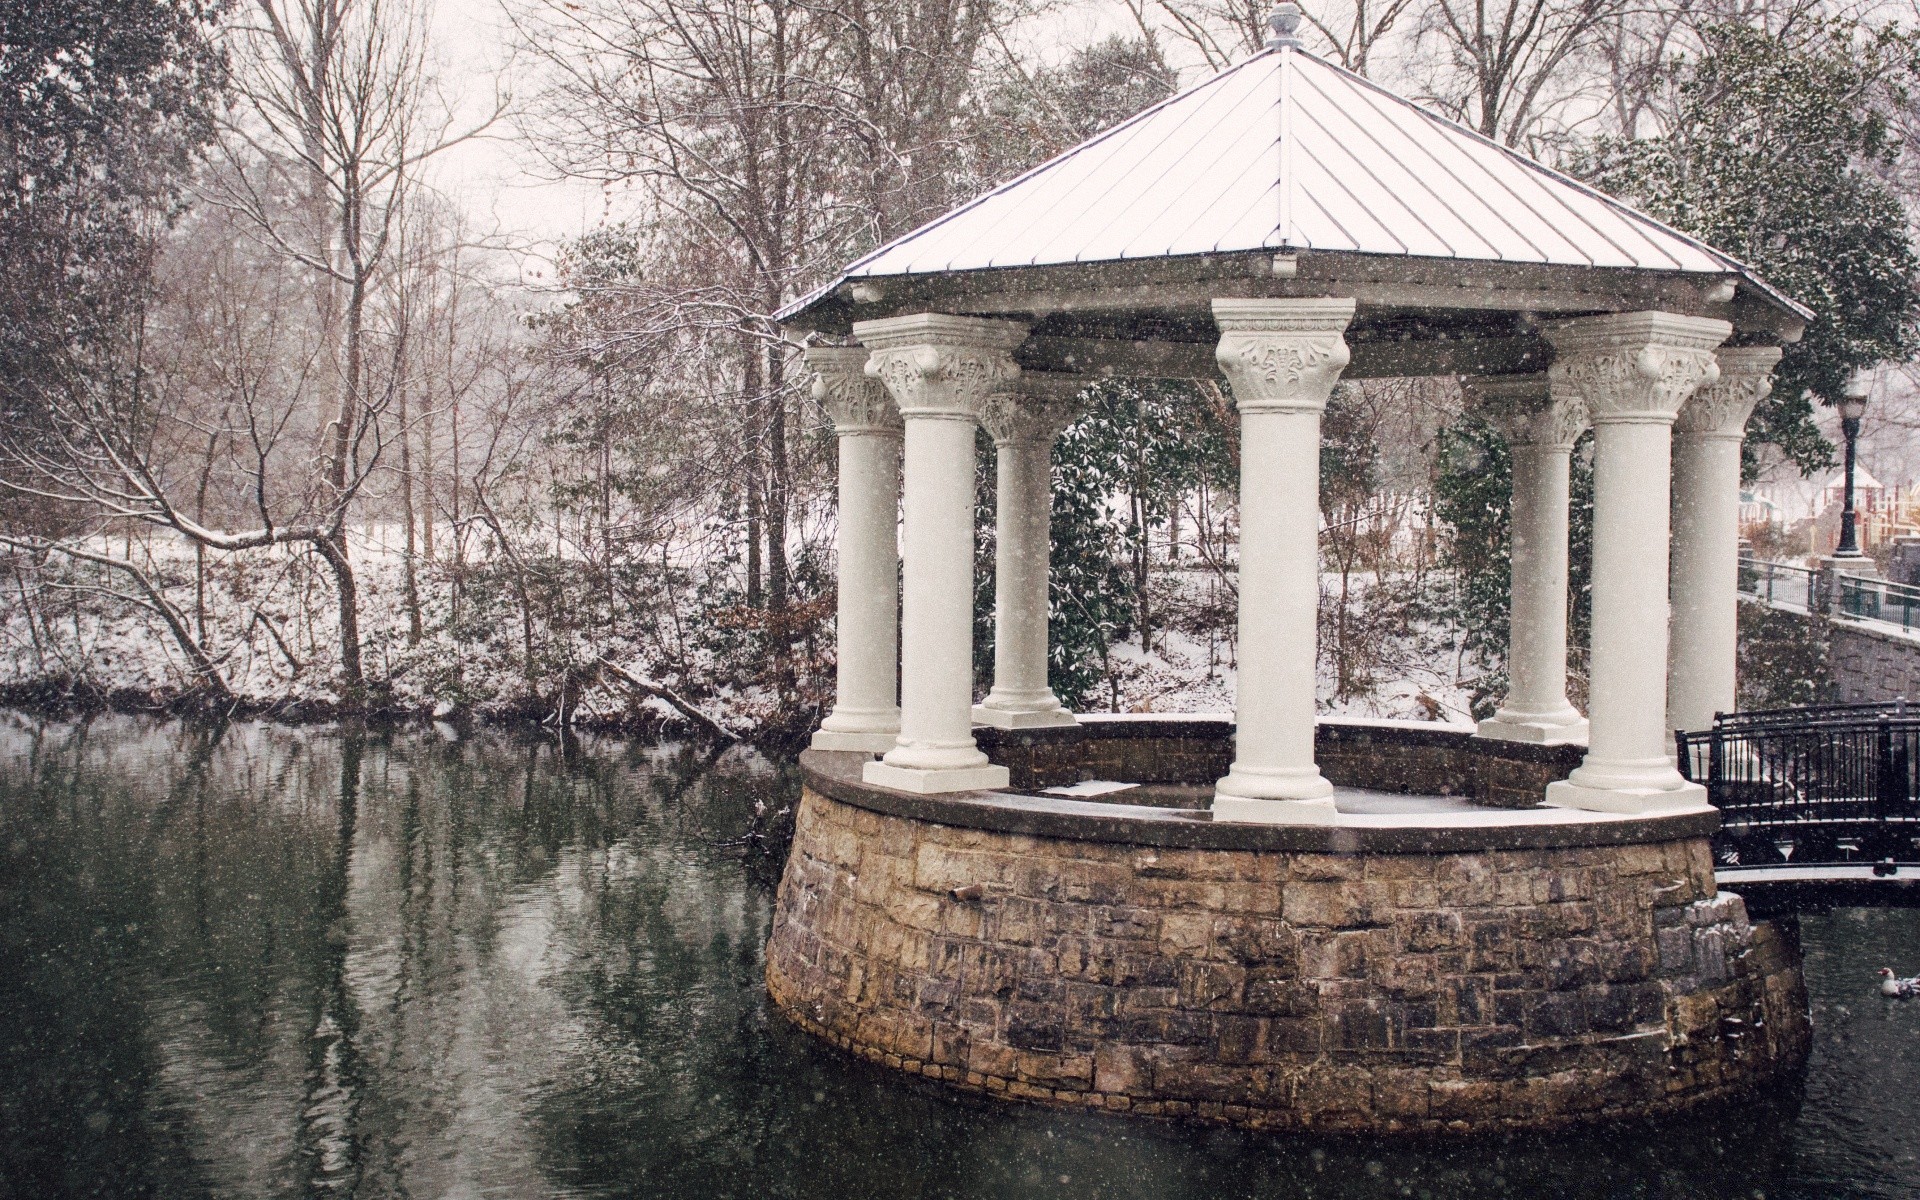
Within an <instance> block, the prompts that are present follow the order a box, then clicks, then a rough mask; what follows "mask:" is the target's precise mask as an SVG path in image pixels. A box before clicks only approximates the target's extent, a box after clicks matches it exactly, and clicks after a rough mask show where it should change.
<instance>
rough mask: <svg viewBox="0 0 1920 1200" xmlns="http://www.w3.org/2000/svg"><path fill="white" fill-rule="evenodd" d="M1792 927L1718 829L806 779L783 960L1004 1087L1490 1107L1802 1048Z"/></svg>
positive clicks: (1390, 1123) (1349, 1107)
mask: <svg viewBox="0 0 1920 1200" xmlns="http://www.w3.org/2000/svg"><path fill="white" fill-rule="evenodd" d="M970 885H979V887H980V892H981V894H980V897H979V898H978V899H976V900H971V901H969V900H962V899H957V898H956V897H955V896H954V894H953V892H954V889H956V888H967V887H969V886H970ZM1790 939H1791V932H1790V931H1783V930H1779V929H1776V928H1774V927H1772V926H1770V925H1765V924H1761V925H1753V924H1749V922H1748V921H1747V917H1746V912H1745V908H1744V906H1743V905H1742V904H1741V902H1740V900H1739V898H1738V897H1736V896H1732V895H1716V891H1715V885H1714V882H1713V868H1712V862H1711V859H1710V856H1709V852H1708V848H1707V843H1706V840H1705V839H1704V838H1687V839H1683V840H1678V841H1667V842H1656V843H1652V844H1641V845H1620V846H1596V847H1583V848H1573V849H1527V850H1493V851H1483V852H1476V853H1447V854H1368V855H1365V856H1358V855H1354V856H1343V855H1334V854H1306V853H1279V852H1272V851H1250V850H1247V851H1239V850H1174V849H1165V848H1158V849H1156V848H1151V847H1145V846H1138V845H1129V844H1125V843H1114V842H1096V841H1078V840H1069V839H1063V838H1042V837H1034V836H1027V835H1018V834H1008V833H999V832H993V831H988V830H974V829H959V828H955V827H952V826H947V825H941V824H936V823H933V822H930V821H923V820H915V819H912V818H907V817H900V816H889V815H882V814H880V813H876V812H872V811H868V810H866V809H863V808H858V807H855V806H853V805H850V804H845V803H841V802H839V801H835V800H831V799H828V798H826V797H824V796H822V795H820V794H818V793H817V792H814V791H813V790H811V789H809V790H808V791H807V792H806V793H805V795H804V798H803V801H802V804H801V808H800V811H799V813H798V818H797V826H796V833H795V837H794V842H793V849H792V853H791V856H790V858H789V860H788V864H787V871H786V875H785V877H784V879H783V880H782V882H781V885H780V892H779V898H778V903H777V908H776V912H775V918H774V929H773V935H772V940H771V942H770V944H769V947H768V954H767V982H768V986H769V989H770V991H771V993H772V996H773V998H774V1000H775V1002H776V1003H777V1004H778V1005H779V1006H780V1007H781V1009H782V1010H783V1011H785V1012H786V1013H787V1014H788V1015H789V1016H790V1017H791V1018H792V1019H793V1020H794V1021H795V1022H796V1023H798V1024H799V1025H801V1026H802V1027H804V1028H806V1029H809V1030H811V1031H812V1032H814V1033H816V1034H818V1035H820V1036H821V1037H824V1038H826V1039H828V1040H831V1041H832V1042H834V1043H835V1044H837V1045H839V1046H841V1047H843V1048H845V1049H848V1050H850V1051H853V1052H856V1053H859V1054H862V1055H865V1056H867V1057H869V1058H872V1059H874V1060H876V1061H882V1062H885V1063H886V1064H887V1065H889V1066H892V1067H895V1068H899V1069H902V1070H906V1071H910V1072H915V1073H918V1074H921V1075H925V1076H929V1077H932V1078H936V1079H940V1080H944V1081H946V1082H947V1083H950V1084H953V1085H956V1086H959V1087H963V1088H969V1089H973V1090H976V1091H980V1092H985V1093H989V1094H992V1095H996V1096H1000V1097H1004V1098H1012V1099H1022V1100H1028V1101H1035V1102H1042V1103H1050V1104H1067V1105H1080V1106H1086V1107H1092V1108H1102V1109H1111V1110H1127V1111H1133V1112H1137V1113H1146V1114H1155V1115H1161V1116H1166V1117H1177V1118H1187V1119H1196V1120H1204V1121H1213V1122H1225V1123H1231V1124H1237V1125H1244V1126H1255V1127H1259V1126H1276V1127H1301V1126H1312V1127H1320V1128H1345V1129H1389V1130H1394V1129H1406V1130H1416V1129H1447V1130H1474V1129H1490V1128H1512V1127H1536V1126H1550V1125H1558V1124H1564V1123H1569V1122H1576V1121H1582V1120H1589V1119H1594V1118H1599V1117H1603V1116H1608V1115H1619V1114H1629V1113H1647V1112H1654V1111H1661V1110H1667V1109H1672V1108H1678V1107H1683V1106H1686V1105H1690V1104H1693V1103H1696V1102H1699V1101H1702V1100H1705V1099H1708V1098H1711V1097H1716V1096H1720V1095H1724V1094H1728V1093H1732V1092H1737V1091H1740V1090H1743V1089H1745V1088H1747V1087H1750V1086H1752V1085H1754V1084H1756V1083H1758V1082H1760V1081H1762V1080H1765V1079H1767V1078H1769V1077H1771V1076H1773V1075H1775V1074H1777V1073H1779V1072H1781V1071H1782V1070H1785V1069H1787V1068H1789V1067H1790V1066H1792V1065H1793V1064H1796V1063H1798V1062H1799V1061H1800V1060H1801V1058H1802V1057H1803V1056H1804V1054H1805V1051H1806V1045H1807V1022H1806V1001H1805V996H1804V993H1803V990H1802V985H1801V981H1800V976H1799V968H1798V963H1799V956H1798V953H1797V947H1795V946H1794V945H1792V943H1791V940H1790Z"/></svg>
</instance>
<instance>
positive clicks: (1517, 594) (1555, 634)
mask: <svg viewBox="0 0 1920 1200" xmlns="http://www.w3.org/2000/svg"><path fill="white" fill-rule="evenodd" d="M1568 458H1569V451H1568V450H1566V449H1564V448H1562V447H1559V446H1539V445H1526V444H1520V445H1516V446H1514V447H1513V448H1512V460H1513V526H1512V528H1513V605H1512V612H1511V634H1510V640H1511V643H1512V649H1511V652H1510V654H1509V656H1508V658H1509V661H1508V670H1509V672H1510V673H1511V678H1512V687H1511V688H1510V690H1509V691H1508V693H1507V703H1506V704H1505V705H1504V706H1503V707H1504V709H1505V710H1507V711H1510V712H1511V713H1512V715H1513V716H1515V717H1517V718H1519V719H1520V720H1521V721H1528V722H1534V723H1538V724H1543V725H1544V724H1553V725H1562V726H1566V727H1568V728H1570V729H1571V728H1577V727H1582V726H1584V725H1585V722H1584V721H1583V720H1582V719H1581V718H1580V714H1579V713H1577V712H1575V711H1574V708H1573V705H1571V704H1569V703H1567V504H1568V477H1569V473H1570V472H1569V464H1568ZM1540 740H1542V741H1544V740H1546V739H1545V738H1542V739H1540Z"/></svg>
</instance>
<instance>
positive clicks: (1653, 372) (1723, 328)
mask: <svg viewBox="0 0 1920 1200" xmlns="http://www.w3.org/2000/svg"><path fill="white" fill-rule="evenodd" d="M1732 331H1733V327H1732V326H1730V325H1728V324H1727V323H1726V322H1725V321H1716V320H1710V319H1708V318H1704V317H1683V316H1678V315H1675V314H1673V313H1663V312H1637V313H1618V314H1615V315H1612V316H1604V317H1582V318H1579V319H1576V320H1571V321H1560V322H1556V323H1554V324H1552V325H1549V326H1547V329H1546V337H1547V340H1548V341H1549V342H1551V343H1552V344H1553V348H1554V352H1555V359H1554V363H1553V367H1552V368H1551V370H1550V371H1549V372H1548V374H1549V376H1550V377H1551V379H1552V382H1553V392H1554V395H1555V396H1556V397H1558V396H1562V395H1565V396H1568V397H1577V398H1578V399H1580V400H1583V401H1585V402H1586V406H1587V411H1588V413H1589V415H1590V416H1591V418H1592V420H1593V436H1594V445H1593V647H1592V659H1591V668H1590V674H1589V679H1588V695H1589V698H1588V704H1587V716H1588V719H1589V720H1590V722H1591V731H1590V734H1589V737H1588V742H1587V746H1588V749H1587V756H1586V758H1585V759H1584V760H1583V761H1582V762H1581V764H1580V766H1579V767H1578V768H1576V769H1575V770H1574V772H1573V774H1572V775H1571V776H1570V777H1569V778H1567V779H1564V780H1561V781H1559V782H1558V783H1552V784H1549V785H1547V803H1548V804H1554V805H1559V806H1561V807H1565V808H1585V809H1595V810H1599V811H1603V812H1621V813H1645V812H1658V811H1663V810H1669V809H1675V808H1690V807H1695V806H1698V805H1703V804H1705V803H1706V789H1705V788H1703V787H1701V786H1700V785H1699V784H1696V783H1688V782H1687V781H1686V780H1685V779H1683V778H1681V775H1680V772H1679V771H1677V770H1675V769H1674V765H1673V743H1672V739H1671V736H1670V735H1669V732H1668V730H1667V728H1666V724H1667V722H1666V711H1667V555H1668V519H1669V512H1668V494H1669V493H1668V483H1669V471H1670V467H1671V459H1672V437H1673V421H1674V416H1675V414H1677V413H1678V412H1679V411H1680V406H1681V405H1682V404H1684V403H1685V402H1686V400H1687V397H1689V396H1691V395H1692V394H1693V390H1694V388H1695V387H1697V386H1699V385H1700V384H1702V383H1711V382H1712V381H1713V380H1714V379H1715V378H1717V376H1718V374H1719V368H1718V367H1716V366H1715V364H1714V359H1713V349H1714V347H1715V346H1718V345H1719V344H1720V343H1721V342H1723V341H1725V340H1726V338H1727V335H1728V334H1729V333H1731V332H1732Z"/></svg>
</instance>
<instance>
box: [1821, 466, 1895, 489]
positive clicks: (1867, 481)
mask: <svg viewBox="0 0 1920 1200" xmlns="http://www.w3.org/2000/svg"><path fill="white" fill-rule="evenodd" d="M1886 488H1887V485H1886V484H1884V483H1881V482H1880V481H1879V480H1878V479H1875V478H1874V477H1873V475H1872V474H1871V473H1870V472H1868V470H1867V469H1866V468H1865V467H1863V466H1860V465H1859V464H1858V463H1856V464H1854V468H1853V490H1854V491H1856V492H1883V491H1885V490H1886ZM1826 490H1827V491H1829V492H1833V493H1835V494H1838V493H1840V492H1844V491H1846V490H1847V477H1846V475H1844V474H1840V475H1835V476H1834V477H1833V478H1832V479H1829V480H1828V481H1827V486H1826Z"/></svg>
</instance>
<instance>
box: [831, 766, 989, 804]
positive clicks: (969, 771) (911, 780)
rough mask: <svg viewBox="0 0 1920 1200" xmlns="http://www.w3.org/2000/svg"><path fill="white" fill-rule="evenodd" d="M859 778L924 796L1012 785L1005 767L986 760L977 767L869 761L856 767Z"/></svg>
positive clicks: (987, 789) (986, 789)
mask: <svg viewBox="0 0 1920 1200" xmlns="http://www.w3.org/2000/svg"><path fill="white" fill-rule="evenodd" d="M860 780H861V782H863V783H870V784H872V785H873V786H875V787H883V788H892V789H893V790H894V791H896V792H914V793H916V794H918V795H922V796H928V795H933V794H935V793H939V792H990V791H993V790H995V789H997V788H1004V787H1009V786H1011V785H1012V782H1013V779H1012V776H1011V775H1010V774H1009V772H1008V771H1007V768H1005V767H1001V766H995V765H994V764H992V763H988V764H986V765H985V766H979V767H944V768H939V769H934V770H927V769H923V768H920V767H896V766H894V765H893V764H892V763H885V762H870V763H868V764H867V765H866V766H864V767H862V768H861V770H860Z"/></svg>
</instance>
